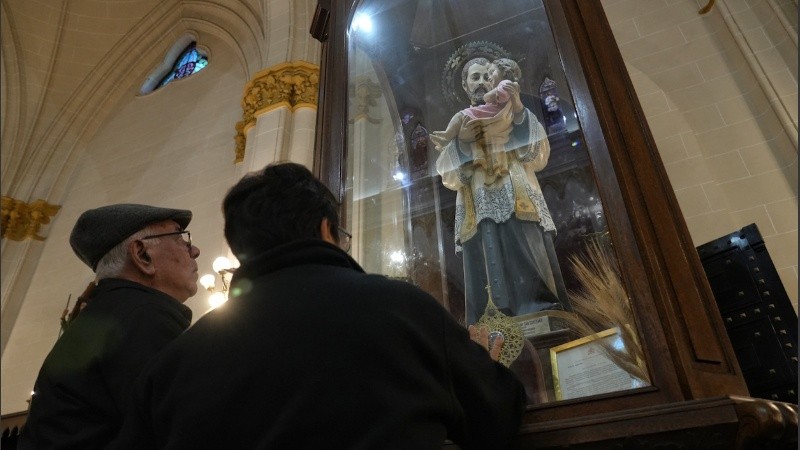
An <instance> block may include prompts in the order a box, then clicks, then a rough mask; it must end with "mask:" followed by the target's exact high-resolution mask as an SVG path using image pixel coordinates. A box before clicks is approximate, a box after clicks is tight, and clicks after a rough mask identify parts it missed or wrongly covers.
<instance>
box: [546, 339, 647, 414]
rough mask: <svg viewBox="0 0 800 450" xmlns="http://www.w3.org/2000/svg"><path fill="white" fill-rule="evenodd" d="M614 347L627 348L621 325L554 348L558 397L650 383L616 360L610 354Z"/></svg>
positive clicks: (555, 380)
mask: <svg viewBox="0 0 800 450" xmlns="http://www.w3.org/2000/svg"><path fill="white" fill-rule="evenodd" d="M610 349H613V351H620V352H624V351H625V346H624V344H623V342H622V338H621V337H620V335H619V330H618V329H617V328H610V329H608V330H604V331H601V332H599V333H596V334H593V335H590V336H586V337H583V338H581V339H577V340H574V341H571V342H567V343H566V344H562V345H559V346H557V347H553V348H551V349H550V361H551V364H552V368H553V387H554V389H555V395H556V400H569V399H571V398H577V397H585V396H589V395H596V394H604V393H606V392H616V391H622V390H625V389H633V388H638V387H643V386H646V385H647V383H645V382H643V381H642V380H640V379H638V378H636V377H634V376H633V375H631V374H629V373H628V372H627V371H625V370H624V369H622V368H621V367H619V366H618V365H617V364H616V363H614V361H613V360H612V358H611V357H610V356H609V351H610Z"/></svg>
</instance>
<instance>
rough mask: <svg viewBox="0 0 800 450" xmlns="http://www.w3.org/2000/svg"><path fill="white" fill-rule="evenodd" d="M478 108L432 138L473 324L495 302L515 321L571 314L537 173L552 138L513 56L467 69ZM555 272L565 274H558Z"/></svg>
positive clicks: (465, 80)
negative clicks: (452, 195) (452, 212)
mask: <svg viewBox="0 0 800 450" xmlns="http://www.w3.org/2000/svg"><path fill="white" fill-rule="evenodd" d="M461 78H462V88H463V89H464V90H465V92H466V94H467V96H468V97H469V99H470V102H471V106H470V107H469V108H466V109H463V110H461V111H459V112H457V113H456V114H455V115H454V116H453V118H452V120H451V121H450V123H449V124H448V126H447V129H446V130H444V131H436V132H433V133H431V140H432V142H433V143H434V145H435V147H436V149H437V150H438V151H439V156H438V158H437V161H436V169H437V171H438V173H439V174H440V175H441V176H442V183H443V184H444V186H445V187H447V188H448V189H451V190H454V191H456V192H457V195H456V217H455V240H456V251H463V256H464V258H463V259H464V284H465V295H466V316H467V317H466V320H467V324H473V323H475V322H477V321H478V319H479V318H480V317H481V315H482V314H483V313H484V310H485V309H486V307H487V304H489V292H491V300H492V302H493V304H494V305H496V307H497V309H498V310H499V311H501V312H503V313H505V314H507V315H509V316H518V315H523V314H528V313H533V312H538V311H542V310H550V309H564V306H563V303H562V300H561V299H559V296H558V292H559V290H558V289H557V287H556V281H555V280H556V279H559V280H560V279H561V276H560V271H559V270H560V269H559V268H558V263H557V260H556V255H555V249H554V247H553V243H552V236H550V235H548V234H547V233H554V232H555V226H554V224H553V220H552V218H551V217H550V211H549V210H548V208H547V204H546V203H545V199H544V196H543V194H542V190H541V188H540V187H539V182H538V181H537V178H536V172H538V171H540V170H542V169H543V168H544V167H545V166H546V165H547V161H548V158H549V156H550V144H549V142H548V140H547V134H546V132H545V129H544V128H543V127H542V125H541V123H539V120H538V119H537V118H536V116H535V115H534V114H533V113H532V112H531V111H530V110H529V109H528V108H526V107H525V106H524V105H523V103H522V101H521V100H520V85H519V80H520V78H521V70H520V68H519V66H518V65H517V63H516V62H515V61H514V60H512V59H509V58H496V59H494V60H493V61H489V60H488V59H487V58H483V57H478V58H473V59H470V60H468V61H467V63H466V64H465V65H464V66H463V69H462V71H461ZM554 271H559V272H558V273H557V275H558V276H557V277H554Z"/></svg>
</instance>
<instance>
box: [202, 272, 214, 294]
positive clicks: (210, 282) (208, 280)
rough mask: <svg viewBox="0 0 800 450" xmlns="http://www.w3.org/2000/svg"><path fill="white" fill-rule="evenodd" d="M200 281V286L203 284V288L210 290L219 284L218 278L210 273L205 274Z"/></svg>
mask: <svg viewBox="0 0 800 450" xmlns="http://www.w3.org/2000/svg"><path fill="white" fill-rule="evenodd" d="M198 281H200V286H203V288H205V289H207V290H209V291H210V290H212V289H214V287H216V285H217V278H216V277H215V276H214V275H211V274H210V273H207V274H205V275H203V276H202V277H200V280H198Z"/></svg>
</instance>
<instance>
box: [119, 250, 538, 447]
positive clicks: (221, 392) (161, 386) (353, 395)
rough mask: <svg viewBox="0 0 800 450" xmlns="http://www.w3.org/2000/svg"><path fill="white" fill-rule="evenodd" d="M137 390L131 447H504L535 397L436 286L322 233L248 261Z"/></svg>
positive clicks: (124, 441) (123, 441)
mask: <svg viewBox="0 0 800 450" xmlns="http://www.w3.org/2000/svg"><path fill="white" fill-rule="evenodd" d="M135 395H136V400H135V401H134V403H135V404H134V410H133V411H132V412H131V414H130V415H129V417H128V418H127V419H126V424H125V426H124V427H123V433H122V436H121V438H120V447H121V448H164V449H186V448H231V449H310V448H315V449H316V448H330V449H404V450H408V449H440V448H441V446H442V444H443V442H444V441H445V438H448V437H449V438H450V439H452V440H453V441H455V442H457V443H460V444H461V446H462V448H464V449H468V448H501V447H502V446H503V445H504V444H505V443H506V442H507V441H508V439H509V438H510V436H512V435H514V434H515V433H516V431H517V429H518V427H519V424H520V420H521V416H522V412H523V409H524V404H525V401H524V391H523V388H522V386H521V385H520V383H519V382H518V381H517V380H516V378H515V377H514V375H513V374H512V373H511V372H510V371H509V370H507V369H506V368H505V367H503V366H502V365H501V364H498V363H495V362H493V361H492V360H491V359H490V358H489V356H488V354H487V352H486V351H485V350H484V349H483V348H482V347H480V346H479V345H477V344H475V343H474V342H472V341H470V339H469V335H468V333H467V331H466V330H465V329H464V328H463V327H461V326H460V325H459V324H458V323H456V321H455V320H453V318H452V317H451V316H450V314H449V313H448V312H447V311H446V310H445V309H444V308H442V307H441V306H440V305H439V304H438V303H437V302H436V300H435V299H434V298H433V297H431V296H430V295H428V294H426V293H425V292H423V291H421V290H420V289H418V288H416V287H414V286H412V285H411V284H408V283H404V282H399V281H393V280H389V279H388V278H386V277H384V276H381V275H367V274H365V273H364V272H363V270H362V269H361V268H360V267H359V266H358V264H357V263H356V262H355V261H354V260H353V259H351V258H350V257H349V256H348V255H347V254H346V253H344V252H343V251H341V250H340V249H339V248H337V247H336V246H334V245H330V244H328V243H326V242H323V241H321V240H308V241H302V242H295V243H291V244H287V245H284V246H281V247H278V248H276V249H274V250H273V251H270V252H269V253H266V254H263V255H260V256H258V257H255V258H252V259H251V260H250V261H249V262H248V263H247V264H243V265H242V266H241V267H240V268H239V269H238V270H237V271H236V275H235V277H234V280H233V282H232V297H231V299H230V300H229V301H228V302H227V303H226V304H225V305H224V306H222V307H221V308H219V309H217V310H215V311H213V312H211V313H209V314H207V315H206V316H204V317H203V318H201V319H200V320H199V321H198V322H197V323H196V324H195V325H194V326H193V327H192V328H191V329H190V330H189V331H187V332H186V333H185V334H183V335H182V336H181V337H179V338H178V339H177V340H175V341H174V342H173V343H172V344H171V345H170V346H168V347H167V348H166V349H165V350H164V352H162V353H161V354H160V355H159V356H158V357H157V358H156V359H155V360H154V361H153V364H151V365H150V366H149V367H148V369H147V370H146V371H145V373H144V374H143V376H142V378H141V379H140V380H139V383H138V384H137V388H136V393H135Z"/></svg>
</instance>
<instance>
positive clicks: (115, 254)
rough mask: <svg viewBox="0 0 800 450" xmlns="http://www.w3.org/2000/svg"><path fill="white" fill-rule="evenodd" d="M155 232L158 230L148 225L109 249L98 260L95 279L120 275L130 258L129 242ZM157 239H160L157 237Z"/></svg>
mask: <svg viewBox="0 0 800 450" xmlns="http://www.w3.org/2000/svg"><path fill="white" fill-rule="evenodd" d="M155 233H156V230H155V229H154V227H153V225H148V226H146V227H144V228H142V229H141V230H139V231H137V232H136V233H133V234H132V235H130V236H128V237H127V238H125V240H123V241H122V242H120V243H119V244H117V245H116V246H114V248H112V249H111V250H109V251H108V253H106V254H105V255H103V257H102V258H100V261H98V262H97V269H96V270H95V274H96V275H97V276H96V277H95V280H97V281H99V280H102V279H104V278H116V277H118V276H119V275H120V274H121V273H122V269H124V268H125V261H126V260H127V259H128V244H130V243H131V242H133V241H136V240H140V239H142V238H143V237H146V236H148V235H150V234H155ZM156 241H159V240H158V239H156ZM155 245H158V243H157V242H156V243H155Z"/></svg>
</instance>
